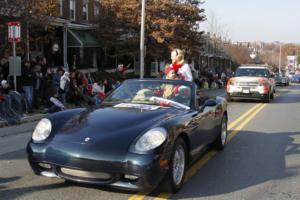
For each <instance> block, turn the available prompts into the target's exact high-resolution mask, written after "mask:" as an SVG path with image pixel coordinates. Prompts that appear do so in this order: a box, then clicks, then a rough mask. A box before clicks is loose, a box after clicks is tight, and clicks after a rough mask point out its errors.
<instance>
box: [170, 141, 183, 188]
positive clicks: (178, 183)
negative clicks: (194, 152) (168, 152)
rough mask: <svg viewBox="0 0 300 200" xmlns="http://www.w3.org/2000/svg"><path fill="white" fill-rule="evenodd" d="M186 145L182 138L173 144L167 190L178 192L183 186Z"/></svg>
mask: <svg viewBox="0 0 300 200" xmlns="http://www.w3.org/2000/svg"><path fill="white" fill-rule="evenodd" d="M186 152H187V150H186V144H185V142H184V141H183V139H182V138H178V139H177V140H176V142H175V144H174V150H173V153H172V156H171V163H170V168H169V172H168V177H167V178H168V179H167V181H168V190H169V191H170V192H178V191H179V190H180V188H181V187H182V185H183V181H184V176H185V169H186V161H187V159H186V155H187V153H186Z"/></svg>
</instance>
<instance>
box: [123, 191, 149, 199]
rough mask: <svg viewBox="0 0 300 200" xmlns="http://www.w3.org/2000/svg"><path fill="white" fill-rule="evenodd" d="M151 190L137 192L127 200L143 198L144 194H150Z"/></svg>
mask: <svg viewBox="0 0 300 200" xmlns="http://www.w3.org/2000/svg"><path fill="white" fill-rule="evenodd" d="M150 192H151V191H149V192H145V193H137V194H134V195H132V196H130V197H129V198H128V200H143V199H144V198H145V196H146V195H148V194H150Z"/></svg>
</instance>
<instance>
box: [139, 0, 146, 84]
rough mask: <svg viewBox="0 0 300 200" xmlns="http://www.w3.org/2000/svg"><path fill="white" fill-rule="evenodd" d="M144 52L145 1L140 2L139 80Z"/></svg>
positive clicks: (141, 74) (141, 73) (142, 73)
mask: <svg viewBox="0 0 300 200" xmlns="http://www.w3.org/2000/svg"><path fill="white" fill-rule="evenodd" d="M144 52H145V0H142V16H141V41H140V78H141V79H142V78H143V77H144V57H145V55H144Z"/></svg>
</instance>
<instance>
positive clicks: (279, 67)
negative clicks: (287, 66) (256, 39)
mask: <svg viewBox="0 0 300 200" xmlns="http://www.w3.org/2000/svg"><path fill="white" fill-rule="evenodd" d="M278 69H279V74H281V43H280V46H279V66H278Z"/></svg>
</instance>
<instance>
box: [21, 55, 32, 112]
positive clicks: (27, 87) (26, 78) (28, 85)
mask: <svg viewBox="0 0 300 200" xmlns="http://www.w3.org/2000/svg"><path fill="white" fill-rule="evenodd" d="M34 79H35V76H34V73H33V70H32V68H31V63H30V62H29V61H26V62H25V63H24V67H22V84H23V87H22V89H23V91H24V93H25V98H26V100H27V102H28V107H29V108H28V109H29V112H32V104H33V85H34V82H35V80H34Z"/></svg>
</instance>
